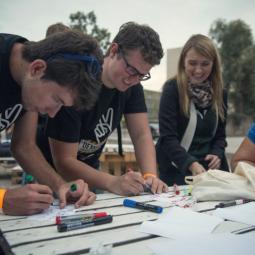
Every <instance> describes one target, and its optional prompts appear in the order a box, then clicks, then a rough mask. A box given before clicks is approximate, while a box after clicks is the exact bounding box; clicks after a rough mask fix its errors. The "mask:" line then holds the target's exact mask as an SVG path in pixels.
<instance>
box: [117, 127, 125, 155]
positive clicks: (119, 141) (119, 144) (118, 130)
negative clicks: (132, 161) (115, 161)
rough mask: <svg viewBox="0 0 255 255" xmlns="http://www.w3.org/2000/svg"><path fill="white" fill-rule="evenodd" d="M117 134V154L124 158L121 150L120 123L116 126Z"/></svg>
mask: <svg viewBox="0 0 255 255" xmlns="http://www.w3.org/2000/svg"><path fill="white" fill-rule="evenodd" d="M117 133H118V152H119V155H120V156H121V157H124V155H123V148H122V134H121V126H120V123H119V124H118V126H117Z"/></svg>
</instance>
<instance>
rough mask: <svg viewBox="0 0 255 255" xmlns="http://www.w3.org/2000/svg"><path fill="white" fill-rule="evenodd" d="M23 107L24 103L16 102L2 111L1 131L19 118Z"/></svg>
mask: <svg viewBox="0 0 255 255" xmlns="http://www.w3.org/2000/svg"><path fill="white" fill-rule="evenodd" d="M22 108H23V106H22V104H16V105H14V106H13V107H10V108H8V109H6V110H5V111H4V112H1V113H0V131H2V130H4V129H6V128H8V127H9V126H10V125H11V124H12V123H13V122H14V121H15V120H16V119H17V117H18V116H19V114H20V112H21V110H22Z"/></svg>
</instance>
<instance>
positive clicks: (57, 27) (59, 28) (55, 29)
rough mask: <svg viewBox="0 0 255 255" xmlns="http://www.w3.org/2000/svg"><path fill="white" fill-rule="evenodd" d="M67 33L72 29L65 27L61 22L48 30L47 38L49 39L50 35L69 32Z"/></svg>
mask: <svg viewBox="0 0 255 255" xmlns="http://www.w3.org/2000/svg"><path fill="white" fill-rule="evenodd" d="M67 31H70V27H68V26H66V25H64V24H63V23H61V22H58V23H55V24H52V25H50V26H49V27H48V28H47V31H46V37H48V36H49V35H52V34H55V33H59V32H67Z"/></svg>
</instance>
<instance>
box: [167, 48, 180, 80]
mask: <svg viewBox="0 0 255 255" xmlns="http://www.w3.org/2000/svg"><path fill="white" fill-rule="evenodd" d="M181 50H182V48H181V47H179V48H172V49H168V50H167V53H166V54H167V79H169V78H172V77H173V76H175V75H176V73H177V66H178V60H179V57H180V54H181Z"/></svg>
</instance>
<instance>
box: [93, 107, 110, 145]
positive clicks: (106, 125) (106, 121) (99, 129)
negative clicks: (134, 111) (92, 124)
mask: <svg viewBox="0 0 255 255" xmlns="http://www.w3.org/2000/svg"><path fill="white" fill-rule="evenodd" d="M112 120H113V108H109V109H108V110H107V112H106V114H105V115H102V117H101V118H100V120H99V123H98V124H97V125H96V128H95V130H94V132H95V136H96V140H97V142H98V143H100V138H101V137H104V136H105V135H106V134H110V133H111V132H112Z"/></svg>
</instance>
